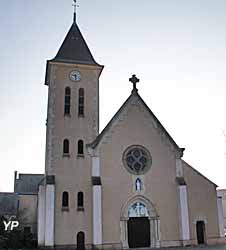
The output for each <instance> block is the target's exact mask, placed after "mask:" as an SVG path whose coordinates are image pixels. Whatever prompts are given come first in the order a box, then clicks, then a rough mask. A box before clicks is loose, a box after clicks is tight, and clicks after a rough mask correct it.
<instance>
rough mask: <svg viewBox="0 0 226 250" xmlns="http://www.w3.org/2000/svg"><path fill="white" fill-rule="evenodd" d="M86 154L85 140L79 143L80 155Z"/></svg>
mask: <svg viewBox="0 0 226 250" xmlns="http://www.w3.org/2000/svg"><path fill="white" fill-rule="evenodd" d="M83 154H84V143H83V140H79V141H78V155H83Z"/></svg>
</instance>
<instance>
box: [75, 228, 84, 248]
mask: <svg viewBox="0 0 226 250" xmlns="http://www.w3.org/2000/svg"><path fill="white" fill-rule="evenodd" d="M84 249H85V234H84V232H79V233H78V234H77V250H84Z"/></svg>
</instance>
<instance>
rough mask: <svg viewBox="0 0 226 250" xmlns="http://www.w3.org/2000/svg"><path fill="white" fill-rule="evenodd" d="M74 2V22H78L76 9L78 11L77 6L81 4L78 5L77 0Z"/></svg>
mask: <svg viewBox="0 0 226 250" xmlns="http://www.w3.org/2000/svg"><path fill="white" fill-rule="evenodd" d="M73 1H74V3H73V4H72V6H74V23H76V11H77V7H79V5H77V0H73Z"/></svg>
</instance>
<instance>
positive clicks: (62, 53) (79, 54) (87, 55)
mask: <svg viewBox="0 0 226 250" xmlns="http://www.w3.org/2000/svg"><path fill="white" fill-rule="evenodd" d="M51 61H54V62H69V63H79V64H89V65H98V66H100V65H99V64H98V63H96V61H95V60H94V58H93V56H92V54H91V52H90V50H89V48H88V46H87V44H86V42H85V39H84V38H83V36H82V33H81V32H80V30H79V28H78V25H77V24H76V22H74V23H73V24H72V26H71V28H70V30H69V32H68V33H67V35H66V37H65V39H64V41H63V44H62V45H61V47H60V49H59V51H58V53H57V55H56V56H55V58H54V59H52V60H51Z"/></svg>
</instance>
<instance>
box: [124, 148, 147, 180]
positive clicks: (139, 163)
mask: <svg viewBox="0 0 226 250" xmlns="http://www.w3.org/2000/svg"><path fill="white" fill-rule="evenodd" d="M151 163H152V159H151V154H150V152H149V151H148V150H147V149H146V148H145V147H143V146H140V145H133V146H130V147H128V148H127V149H126V150H125V152H124V153H123V164H124V166H125V167H126V169H127V170H128V171H129V172H130V173H131V174H136V175H139V174H144V173H146V172H147V171H148V169H149V168H150V167H151Z"/></svg>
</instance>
